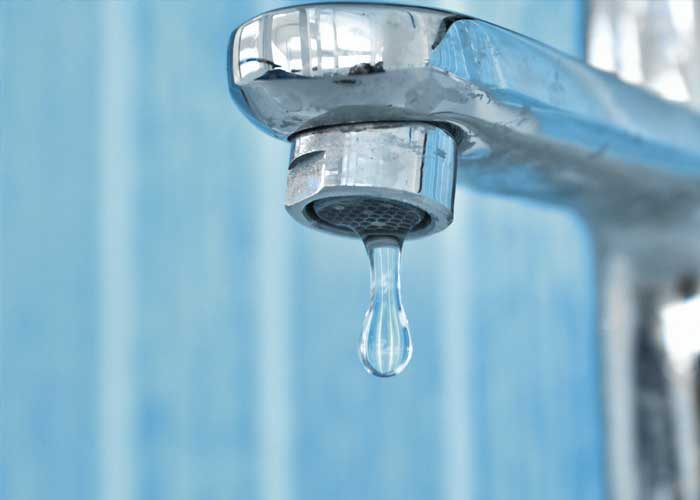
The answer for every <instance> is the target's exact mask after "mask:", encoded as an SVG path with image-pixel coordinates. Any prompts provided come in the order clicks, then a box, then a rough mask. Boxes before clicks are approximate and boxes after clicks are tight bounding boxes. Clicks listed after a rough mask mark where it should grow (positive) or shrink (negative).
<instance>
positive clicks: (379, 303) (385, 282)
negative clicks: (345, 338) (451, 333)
mask: <svg viewBox="0 0 700 500" xmlns="http://www.w3.org/2000/svg"><path fill="white" fill-rule="evenodd" d="M364 242H365V248H366V249H367V255H368V256H369V263H370V281H371V289H370V302H369V308H368V309H367V312H366V313H365V319H364V322H363V325H362V336H361V337H360V359H361V360H362V364H363V365H364V366H365V368H366V369H367V371H368V372H369V373H371V374H373V375H377V376H379V377H392V376H394V375H398V374H399V373H401V372H402V371H403V370H404V369H405V368H406V366H407V365H408V363H409V361H410V360H411V355H412V354H413V345H412V343H411V333H410V331H409V328H408V319H407V318H406V313H405V312H404V310H403V305H402V304H401V275H400V266H401V246H402V241H401V240H399V239H396V238H393V237H377V236H374V237H370V238H366V239H365V240H364Z"/></svg>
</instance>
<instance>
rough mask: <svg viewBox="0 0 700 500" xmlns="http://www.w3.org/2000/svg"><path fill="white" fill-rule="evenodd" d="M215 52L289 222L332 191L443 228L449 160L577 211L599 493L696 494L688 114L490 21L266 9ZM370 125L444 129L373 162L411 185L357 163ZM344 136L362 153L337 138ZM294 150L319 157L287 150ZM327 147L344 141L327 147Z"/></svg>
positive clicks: (696, 265) (373, 129)
mask: <svg viewBox="0 0 700 500" xmlns="http://www.w3.org/2000/svg"><path fill="white" fill-rule="evenodd" d="M228 60H229V78H230V89H231V93H232V96H233V98H234V100H235V101H236V102H237V103H238V105H239V107H240V108H241V109H242V110H243V111H244V112H245V113H246V114H247V115H248V117H249V118H250V119H251V120H252V121H253V122H254V123H256V124H257V125H258V126H260V128H261V129H262V130H264V131H265V132H267V133H270V134H272V135H274V136H276V137H279V138H282V139H289V140H291V141H292V142H293V143H294V145H295V146H294V148H295V149H294V151H293V154H292V167H294V168H292V169H291V170H290V172H293V173H292V174H290V177H289V178H290V179H291V180H290V186H291V187H292V188H293V189H291V190H290V192H288V200H287V206H288V209H289V210H290V212H291V213H292V214H293V215H294V216H295V218H297V219H298V220H301V221H302V222H304V221H305V220H306V221H307V222H308V223H309V224H310V225H313V223H312V220H311V219H305V217H306V216H305V215H304V214H306V213H307V212H306V210H307V207H312V203H313V202H314V201H315V199H316V197H317V196H320V195H322V193H323V190H324V189H325V190H326V191H325V192H329V189H328V188H329V187H330V188H333V189H341V188H342V190H341V193H343V194H348V193H352V192H362V193H364V194H366V192H367V190H371V192H372V193H373V196H379V197H382V196H387V197H392V199H395V200H402V201H407V200H408V201H410V202H411V203H413V202H415V205H416V206H420V207H422V209H424V210H425V211H426V213H428V214H429V215H430V216H431V217H434V220H436V221H438V222H439V223H438V224H437V225H435V226H434V228H433V229H431V230H426V231H425V232H424V234H428V233H430V232H434V231H437V230H440V229H442V228H444V227H445V226H446V225H447V224H449V222H450V221H451V218H452V193H453V191H452V189H453V185H454V175H453V172H454V170H456V179H457V183H458V184H462V185H465V186H469V187H470V188H474V189H479V190H484V191H488V192H494V193H500V194H503V195H509V196H518V197H523V198H528V199H534V200H538V201H541V202H545V203H550V204H555V205H557V206H560V207H562V208H564V209H566V210H570V211H571V212H573V213H575V214H577V215H578V216H579V217H580V218H581V220H582V221H584V223H585V224H586V226H587V227H588V228H589V230H590V235H591V238H592V239H593V241H594V245H595V247H596V249H597V252H598V263H599V265H598V268H599V280H598V281H599V288H600V294H599V311H600V312H599V314H600V319H599V329H600V335H601V342H600V345H601V360H602V366H603V371H604V373H603V380H604V394H605V398H606V400H605V413H606V420H607V463H608V470H609V474H608V476H609V481H610V488H609V491H610V494H611V497H612V498H614V499H615V500H627V499H630V500H637V499H647V498H648V499H652V498H654V499H656V498H677V499H678V498H679V499H691V498H693V499H694V498H698V496H699V495H700V483H699V481H698V479H697V478H698V477H700V465H699V464H700V438H699V435H700V434H699V432H698V425H699V422H700V409H699V406H698V400H697V398H698V397H699V396H698V395H699V394H700V392H699V391H698V388H700V383H699V382H700V380H699V379H698V375H697V373H696V372H697V370H696V366H697V352H696V351H693V350H692V348H691V347H688V345H689V343H688V338H689V335H691V334H692V332H691V333H688V331H687V330H688V327H687V325H688V322H691V323H692V322H694V323H693V324H694V325H696V329H697V325H698V324H700V309H699V308H698V306H697V304H696V302H694V298H695V297H696V296H697V287H698V279H699V271H700V236H699V234H698V230H697V228H698V222H699V221H700V140H698V139H699V138H700V116H699V115H698V114H696V113H695V112H693V111H691V110H690V109H689V108H687V107H685V106H682V105H679V104H675V103H671V102H668V101H664V100H662V99H660V98H658V97H656V96H655V95H653V94H651V93H649V92H647V91H645V90H642V89H641V88H638V87H635V86H632V85H628V84H626V83H623V82H622V81H620V80H618V79H617V78H616V77H615V76H613V75H611V74H608V73H604V72H601V71H598V70H596V69H593V68H591V67H589V66H587V65H585V64H584V63H582V62H580V61H578V60H576V59H573V58H571V57H569V56H566V55H564V54H561V53H559V52H558V51H556V50H553V49H551V48H548V47H546V46H543V45H541V44H540V43H538V42H536V41H534V40H531V39H528V38H526V37H523V36H521V35H518V34H516V33H513V32H510V31H508V30H505V29H503V28H500V27H498V26H495V25H492V24H489V23H487V22H484V21H481V20H478V19H474V18H470V17H468V16H463V15H457V14H454V13H451V12H444V11H437V10H432V9H422V8H415V7H402V6H395V5H391V6H382V5H371V4H367V5H363V4H312V5H304V6H299V7H289V8H285V9H280V10H277V11H272V12H269V13H266V14H263V15H261V16H259V17H257V18H254V19H252V20H251V21H249V22H247V23H245V24H244V25H242V26H241V27H240V28H238V29H237V30H236V31H235V32H234V34H233V36H232V39H231V45H230V53H229V59H228ZM378 123H381V124H394V126H395V127H397V128H401V127H406V126H408V127H409V128H410V127H419V128H420V127H421V126H423V127H424V129H425V130H427V131H434V132H435V133H437V134H438V135H439V136H440V137H442V135H444V136H445V139H444V141H443V142H442V143H441V144H442V145H441V146H440V147H437V148H433V149H430V148H425V147H422V148H420V147H419V148H416V147H413V146H410V147H409V146H407V147H404V146H400V147H398V146H397V147H398V148H399V149H397V150H396V151H397V154H396V155H393V156H392V155H388V156H387V157H386V161H384V163H383V165H389V166H391V165H392V162H393V164H395V166H394V167H393V168H395V169H397V170H396V171H397V172H399V170H398V169H399V167H398V166H396V165H406V164H411V161H413V162H414V164H415V165H418V167H417V168H416V170H415V171H416V172H421V175H422V177H420V181H419V182H414V183H413V184H411V182H409V181H410V179H413V180H415V178H414V177H411V175H412V174H411V172H410V171H409V170H410V169H409V170H406V169H405V168H403V169H401V170H400V173H401V175H402V177H398V176H394V177H392V182H393V183H394V184H391V183H384V184H382V183H381V182H378V181H377V178H376V177H373V175H371V174H368V173H367V171H366V170H363V169H361V168H360V169H358V165H361V164H363V163H362V161H360V160H362V159H363V158H364V159H365V160H366V159H367V158H375V156H373V155H374V154H375V153H376V151H377V150H378V148H379V147H380V146H381V145H382V144H385V140H386V128H382V127H379V128H378V127H377V125H376V124H378ZM421 124H422V125H421ZM358 133H359V134H361V135H362V137H363V140H362V144H363V147H364V149H361V148H359V147H353V146H352V144H353V143H352V142H351V141H350V139H349V137H350V136H349V135H348V134H355V136H357V134H358ZM431 133H432V132H431ZM328 134H336V136H335V137H336V139H334V140H333V141H331V142H326V143H324V142H323V138H324V137H328V136H329V135H328ZM441 134H442V135H441ZM428 136H429V134H427V133H426V137H428ZM411 137H412V136H411ZM302 143H306V144H316V146H314V147H315V148H316V149H313V150H309V151H306V152H304V153H303V154H299V147H300V144H302ZM318 144H321V146H319V147H317V146H318ZM324 144H325V145H324ZM333 144H343V145H345V146H343V147H338V148H335V149H334V151H335V153H338V154H335V156H333V155H330V154H327V152H328V151H330V150H331V149H333V147H332V145H333ZM348 144H350V146H347V145H348ZM355 144H357V143H355ZM405 144H408V145H410V144H412V142H411V140H410V138H409V140H407V141H406V142H405ZM426 144H427V142H426ZM373 145H378V146H377V147H373ZM361 150H362V151H365V152H364V153H362V152H361ZM372 151H375V153H371V152H372ZM353 152H356V153H357V154H356V155H354V154H353ZM446 152H447V153H446ZM304 155H306V156H304ZM406 155H408V156H406ZM358 156H359V157H361V158H360V160H358V158H357V157H358ZM331 157H332V158H335V160H334V162H335V163H333V165H336V167H333V168H330V167H329V165H331V162H330V160H329V158H331ZM406 158H409V159H410V160H411V161H408V163H406ZM426 158H427V159H428V160H429V161H428V162H427V163H426V162H425V160H426ZM431 159H433V160H434V163H430V160H431ZM452 159H454V166H453V165H452V163H453V162H452ZM363 161H364V160H363ZM416 162H417V163H416ZM298 165H302V166H303V167H304V168H306V169H308V170H306V172H311V174H309V175H302V176H301V177H299V174H300V173H303V172H304V171H296V172H294V170H295V168H296V166H298ZM426 165H428V166H426ZM430 165H432V166H430ZM423 167H425V168H423ZM358 172H360V173H361V175H358V176H355V175H356V174H357V173H358ZM426 172H434V173H435V174H434V175H425V174H426ZM347 173H352V175H351V176H348V175H345V174H347ZM438 174H440V175H438ZM344 175H345V176H344ZM397 175H398V174H397ZM300 178H301V179H304V182H300V181H299V179H300ZM327 179H333V181H332V182H336V184H333V185H329V184H324V182H326V180H327ZM338 179H345V180H343V181H342V182H341V181H339V180H338ZM383 179H384V180H382V182H384V181H386V178H385V177H384V178H383ZM397 179H399V180H400V181H401V182H400V183H398V184H397V182H398V181H397ZM407 179H408V180H407ZM431 179H432V180H433V185H432V186H430V180H431ZM435 179H437V180H435ZM404 181H405V182H404ZM397 186H398V187H399V188H398V189H397ZM425 187H429V190H428V191H424V190H423V189H424V188H425ZM333 189H331V190H330V192H334V191H333ZM363 190H364V191H363ZM290 193H291V194H290ZM299 193H302V195H301V196H299ZM433 202H436V203H437V204H434V205H430V204H429V203H433ZM426 227H427V226H426ZM321 228H322V229H324V227H321ZM325 229H329V228H328V227H325ZM679 318H680V319H679ZM684 342H685V343H684ZM690 345H692V342H691V343H690ZM679 346H680V347H679Z"/></svg>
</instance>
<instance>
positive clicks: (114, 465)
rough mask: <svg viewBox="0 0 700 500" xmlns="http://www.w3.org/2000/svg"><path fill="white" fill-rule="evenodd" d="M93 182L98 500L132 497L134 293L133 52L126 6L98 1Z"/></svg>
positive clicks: (135, 60) (135, 52)
mask: <svg viewBox="0 0 700 500" xmlns="http://www.w3.org/2000/svg"><path fill="white" fill-rule="evenodd" d="M101 21H102V24H103V38H102V44H103V45H102V64H103V66H102V67H101V68H99V70H100V71H101V75H102V80H101V82H100V89H101V92H102V94H101V95H100V98H99V101H98V105H99V107H100V114H101V119H100V130H99V137H98V141H99V144H100V161H99V169H100V185H99V206H98V211H99V219H98V223H99V276H100V285H101V288H100V327H99V338H100V344H99V358H98V359H99V362H98V369H99V373H98V379H99V388H100V391H99V402H98V404H99V409H98V414H99V433H98V435H99V442H98V448H99V449H98V456H99V482H98V488H99V490H98V492H99V498H100V500H125V499H131V498H134V493H135V491H134V470H133V462H134V458H135V457H134V454H133V450H132V445H131V443H132V441H133V439H134V433H133V426H132V424H133V404H134V402H133V400H132V386H133V384H132V380H131V377H130V374H131V369H130V361H131V354H132V352H131V347H132V337H133V333H134V313H135V306H136V301H135V295H136V289H135V286H134V282H133V279H134V269H133V251H134V247H133V244H132V243H133V242H132V217H133V213H132V207H133V203H134V199H133V196H132V195H133V187H134V186H133V180H134V174H135V162H136V158H135V156H134V154H133V153H132V149H131V147H132V145H133V140H134V137H133V134H132V132H131V131H132V130H133V121H134V118H133V116H132V112H133V110H134V107H133V105H132V102H133V99H134V97H135V95H134V94H135V91H134V88H133V86H134V83H135V74H134V73H135V71H136V68H137V65H138V60H139V59H138V50H136V48H135V47H134V46H133V33H132V30H133V29H134V23H135V17H134V16H133V15H132V6H131V5H130V4H122V3H116V2H108V3H105V4H103V5H102V16H101Z"/></svg>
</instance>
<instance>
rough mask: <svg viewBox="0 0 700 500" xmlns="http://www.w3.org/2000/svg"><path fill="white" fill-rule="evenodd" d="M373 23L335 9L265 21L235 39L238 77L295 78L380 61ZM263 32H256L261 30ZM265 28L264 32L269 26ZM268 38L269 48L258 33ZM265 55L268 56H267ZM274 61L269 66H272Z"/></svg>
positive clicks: (277, 16)
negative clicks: (276, 74) (278, 72)
mask: <svg viewBox="0 0 700 500" xmlns="http://www.w3.org/2000/svg"><path fill="white" fill-rule="evenodd" d="M375 21H377V19H376V17H373V16H367V15H364V14H362V13H359V12H358V13H354V12H340V13H339V12H337V9H330V8H324V7H322V6H319V7H313V6H312V7H309V8H307V9H303V10H297V11H286V12H279V13H276V14H273V15H271V16H264V17H262V18H259V19H256V20H253V21H252V22H250V23H249V24H247V25H246V26H245V27H244V28H243V30H242V31H241V34H240V52H239V54H240V58H241V59H240V60H241V64H240V66H239V68H240V74H241V77H242V78H246V77H256V76H260V74H262V73H265V72H267V71H270V70H274V69H276V68H283V69H284V70H285V71H288V72H290V73H293V74H298V75H300V76H311V75H313V74H319V73H324V72H331V73H332V72H334V71H336V70H337V69H339V68H351V67H354V66H359V65H363V64H368V65H376V64H377V63H379V62H383V61H384V45H383V44H382V38H381V37H377V36H373V34H374V35H376V34H377V33H380V32H379V31H377V30H376V29H373V28H374V25H375ZM262 23H265V24H266V26H265V27H264V28H263V29H262V30H261V24H262ZM268 25H269V26H268ZM261 32H263V33H265V34H266V35H269V36H270V40H269V43H268V42H267V40H265V39H264V38H263V37H260V33H261ZM266 52H269V53H266ZM273 61H274V62H273Z"/></svg>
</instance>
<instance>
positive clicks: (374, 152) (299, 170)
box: [285, 123, 457, 238]
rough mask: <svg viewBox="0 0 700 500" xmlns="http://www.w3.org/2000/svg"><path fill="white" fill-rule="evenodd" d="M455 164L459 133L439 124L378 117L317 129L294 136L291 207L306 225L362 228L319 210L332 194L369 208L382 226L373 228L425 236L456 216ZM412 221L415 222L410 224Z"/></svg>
mask: <svg viewBox="0 0 700 500" xmlns="http://www.w3.org/2000/svg"><path fill="white" fill-rule="evenodd" d="M456 166H457V147H456V143H455V141H454V139H453V138H452V136H451V135H450V134H448V133H447V132H446V131H444V130H443V129H441V128H439V127H436V126H433V125H428V124H424V123H398V124H397V123H373V124H358V125H350V126H344V127H332V128H326V129H319V130H312V131H309V132H304V133H302V134H299V135H297V136H295V137H293V138H292V154H291V159H290V166H289V171H288V176H287V195H286V201H285V205H286V208H287V211H288V212H289V213H290V214H291V216H292V217H294V218H295V219H296V220H297V221H299V222H300V223H302V224H304V225H307V226H311V227H314V228H316V229H321V230H323V231H329V232H332V233H337V234H345V235H353V234H356V233H358V231H357V230H356V231H353V229H351V227H353V226H352V223H351V222H346V223H342V224H336V223H334V220H335V219H334V218H324V217H319V215H318V207H319V206H326V207H327V206H328V200H333V199H335V200H342V204H341V203H339V205H338V209H339V210H342V209H343V207H344V206H348V203H349V202H348V200H352V201H353V202H354V203H353V205H354V206H355V207H357V206H359V207H360V208H362V207H364V208H363V210H364V212H366V217H365V223H366V224H375V225H376V226H367V227H369V229H370V230H371V229H372V228H376V229H377V231H379V230H380V229H379V228H386V230H387V231H389V232H391V230H392V226H396V227H397V228H405V227H408V228H409V229H407V230H406V231H407V232H408V234H406V236H407V237H408V238H414V237H418V236H424V235H427V234H432V233H436V232H438V231H441V230H443V229H445V228H446V227H447V226H448V225H449V224H450V223H451V222H452V216H453V203H454V190H455V173H456ZM322 202H324V203H323V205H321V203H322ZM382 202H385V203H384V207H382V206H381V203H382ZM377 203H379V205H378V204H377ZM358 204H359V205H358ZM375 207H378V208H375ZM379 212H381V213H379ZM409 212H411V215H410V216H409ZM414 214H418V215H414ZM412 219H415V220H414V222H415V223H414V224H412V225H410V226H408V225H406V224H407V220H412ZM360 222H361V221H360ZM397 231H398V229H397Z"/></svg>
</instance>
